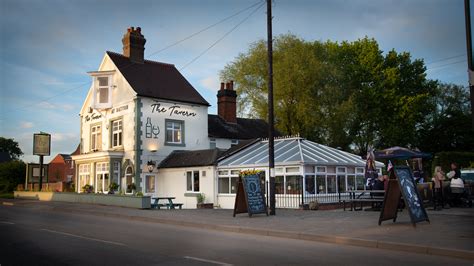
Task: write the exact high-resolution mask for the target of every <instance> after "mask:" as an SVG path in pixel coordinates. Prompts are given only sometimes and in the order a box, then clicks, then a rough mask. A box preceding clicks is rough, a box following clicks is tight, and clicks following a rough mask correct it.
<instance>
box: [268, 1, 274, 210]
mask: <svg viewBox="0 0 474 266" xmlns="http://www.w3.org/2000/svg"><path fill="white" fill-rule="evenodd" d="M267 34H268V37H267V47H268V168H269V172H270V215H275V214H276V213H275V152H274V140H273V130H274V129H273V127H274V125H273V38H272V0H267Z"/></svg>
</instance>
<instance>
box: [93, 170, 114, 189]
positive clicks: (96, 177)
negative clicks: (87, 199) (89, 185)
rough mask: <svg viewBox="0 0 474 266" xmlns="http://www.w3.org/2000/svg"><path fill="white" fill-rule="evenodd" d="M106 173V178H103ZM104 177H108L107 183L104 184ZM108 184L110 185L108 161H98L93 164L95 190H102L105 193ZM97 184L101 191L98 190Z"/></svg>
mask: <svg viewBox="0 0 474 266" xmlns="http://www.w3.org/2000/svg"><path fill="white" fill-rule="evenodd" d="M106 175H107V176H108V178H105V177H106ZM99 176H102V182H100V184H99ZM105 179H109V182H108V184H107V185H105ZM109 185H110V171H109V163H108V162H98V163H96V164H95V188H94V189H95V192H96V193H97V192H102V193H104V194H107V193H108V192H109ZM99 186H100V189H101V191H100V190H99Z"/></svg>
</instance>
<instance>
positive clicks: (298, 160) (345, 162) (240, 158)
mask: <svg viewBox="0 0 474 266" xmlns="http://www.w3.org/2000/svg"><path fill="white" fill-rule="evenodd" d="M265 165H268V140H260V141H257V142H255V143H253V144H251V145H249V146H246V147H244V148H243V149H241V150H238V151H236V152H235V153H233V154H230V155H229V156H227V157H224V158H222V159H220V160H219V162H218V166H219V167H225V166H230V167H232V166H234V167H235V166H241V167H256V166H265ZM275 165H338V166H358V167H365V160H363V159H362V158H361V157H360V156H358V155H355V154H352V153H348V152H345V151H341V150H338V149H334V148H331V147H328V146H325V145H321V144H318V143H315V142H312V141H309V140H306V139H304V138H301V137H285V138H278V139H275ZM376 166H377V167H382V166H384V164H383V163H380V162H376Z"/></svg>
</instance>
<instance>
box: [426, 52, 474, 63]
mask: <svg viewBox="0 0 474 266" xmlns="http://www.w3.org/2000/svg"><path fill="white" fill-rule="evenodd" d="M461 56H466V54H458V55H454V56H450V57H446V58H442V59H436V60H433V61H430V62H426V63H425V64H426V65H431V64H434V63H437V62H442V61H446V60H449V59H454V58H458V57H461Z"/></svg>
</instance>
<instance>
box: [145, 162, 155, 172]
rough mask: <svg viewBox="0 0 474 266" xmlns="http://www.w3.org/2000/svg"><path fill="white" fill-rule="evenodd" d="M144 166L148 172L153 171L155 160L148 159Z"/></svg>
mask: <svg viewBox="0 0 474 266" xmlns="http://www.w3.org/2000/svg"><path fill="white" fill-rule="evenodd" d="M146 166H147V168H148V172H150V173H151V172H153V169H154V168H155V162H154V161H148V162H147V163H146Z"/></svg>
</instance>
